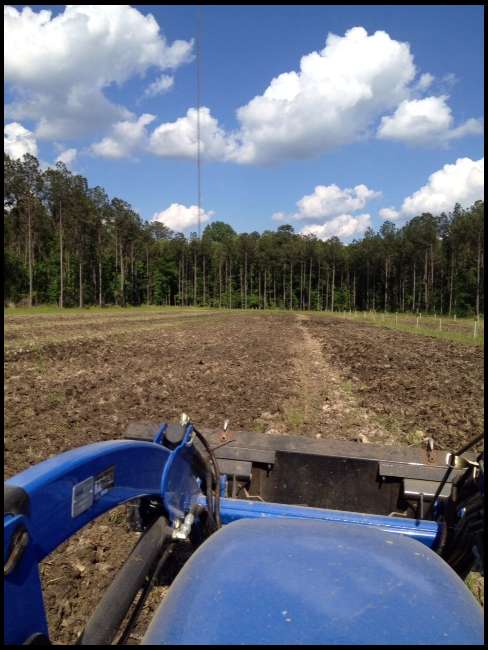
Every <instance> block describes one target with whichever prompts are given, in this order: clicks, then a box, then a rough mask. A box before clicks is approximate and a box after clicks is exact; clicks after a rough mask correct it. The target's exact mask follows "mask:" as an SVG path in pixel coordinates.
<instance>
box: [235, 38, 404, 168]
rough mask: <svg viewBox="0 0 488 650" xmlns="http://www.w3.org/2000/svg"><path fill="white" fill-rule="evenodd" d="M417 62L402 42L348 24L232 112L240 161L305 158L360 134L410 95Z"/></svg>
mask: <svg viewBox="0 0 488 650" xmlns="http://www.w3.org/2000/svg"><path fill="white" fill-rule="evenodd" d="M414 77H415V66H414V63H413V57H412V54H411V53H410V47H409V45H408V43H400V42H398V41H395V40H394V39H392V38H390V36H389V35H388V34H387V33H386V32H383V31H377V32H375V33H374V34H372V35H371V36H369V35H368V33H367V31H366V30H365V29H364V28H363V27H354V28H353V29H350V30H348V31H347V32H346V33H345V35H344V36H337V35H335V34H329V35H328V37H327V41H326V46H325V48H324V49H323V50H321V51H320V52H312V53H310V54H307V55H306V56H303V57H302V59H301V61H300V70H299V71H298V72H295V71H292V72H286V73H283V74H281V75H279V76H278V77H275V78H274V79H273V80H272V81H271V83H270V85H269V86H268V88H267V89H266V90H265V92H264V93H263V94H262V95H259V96H257V97H255V98H254V99H252V100H251V101H250V102H249V103H248V104H247V105H246V106H243V107H241V108H240V109H239V110H238V111H237V116H238V119H239V121H240V123H241V132H240V137H241V140H242V148H241V150H240V152H239V161H240V162H258V163H269V162H275V161H278V160H281V159H282V158H307V157H310V156H314V155H318V154H320V153H323V152H326V151H329V150H331V149H333V148H335V147H337V146H339V145H343V144H345V143H348V142H352V141H354V140H357V139H358V138H360V137H362V136H363V135H365V133H366V132H367V130H368V128H369V127H370V125H371V124H372V122H373V121H374V120H375V119H376V118H378V117H379V116H380V115H381V114H382V113H384V112H385V111H387V110H390V109H392V108H393V107H395V106H397V105H398V103H399V102H400V101H402V100H403V99H405V98H406V97H407V96H408V92H409V91H408V85H409V83H410V82H411V81H412V80H413V78H414Z"/></svg>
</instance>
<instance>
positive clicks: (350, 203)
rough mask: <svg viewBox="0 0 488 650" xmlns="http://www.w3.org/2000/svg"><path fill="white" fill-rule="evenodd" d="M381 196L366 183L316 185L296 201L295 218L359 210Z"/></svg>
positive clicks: (309, 217) (328, 215)
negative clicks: (343, 185)
mask: <svg viewBox="0 0 488 650" xmlns="http://www.w3.org/2000/svg"><path fill="white" fill-rule="evenodd" d="M379 196H381V192H375V191H374V190H370V189H368V188H367V187H366V185H356V187H354V188H352V189H351V188H346V189H343V190H342V189H341V188H340V187H338V186H337V185H317V187H316V188H315V190H314V192H313V194H309V195H306V196H304V197H303V198H302V199H300V200H299V201H298V202H297V206H298V209H299V212H298V213H296V214H295V215H293V216H294V218H296V219H317V218H323V217H331V216H333V215H337V214H340V213H344V212H355V211H356V210H361V209H362V208H364V206H365V205H366V202H367V201H369V200H371V199H374V198H377V197H379Z"/></svg>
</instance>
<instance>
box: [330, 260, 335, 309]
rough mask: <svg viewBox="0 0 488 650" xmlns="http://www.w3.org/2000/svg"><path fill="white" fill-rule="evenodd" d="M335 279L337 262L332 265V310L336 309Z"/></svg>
mask: <svg viewBox="0 0 488 650" xmlns="http://www.w3.org/2000/svg"><path fill="white" fill-rule="evenodd" d="M334 280H335V262H334V264H333V265H332V288H331V291H330V298H331V311H334V290H335V287H334Z"/></svg>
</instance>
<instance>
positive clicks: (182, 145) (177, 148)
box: [149, 106, 237, 160]
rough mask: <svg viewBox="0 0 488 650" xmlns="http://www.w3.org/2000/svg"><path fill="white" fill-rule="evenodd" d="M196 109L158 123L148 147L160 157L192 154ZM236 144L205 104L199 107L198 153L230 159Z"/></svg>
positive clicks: (193, 151) (195, 153)
mask: <svg viewBox="0 0 488 650" xmlns="http://www.w3.org/2000/svg"><path fill="white" fill-rule="evenodd" d="M197 115H198V113H197V109H195V108H190V109H189V110H188V112H187V114H186V116H185V117H180V118H179V119H177V120H176V121H175V122H166V123H164V124H160V125H159V126H158V127H157V128H156V129H155V130H154V131H153V132H152V134H151V137H150V141H149V151H151V152H152V153H154V154H156V155H157V156H162V157H168V158H172V157H178V158H195V157H196V155H197ZM236 148H237V144H236V141H235V139H234V137H233V136H229V135H227V134H226V133H225V131H224V130H223V129H221V128H220V127H219V125H218V122H217V120H216V119H215V118H214V117H212V115H211V114H210V110H209V109H208V108H207V107H206V106H202V107H201V108H200V153H201V155H202V157H204V158H207V159H208V160H231V159H233V157H234V156H235V153H236Z"/></svg>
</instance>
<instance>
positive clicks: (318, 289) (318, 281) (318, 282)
mask: <svg viewBox="0 0 488 650" xmlns="http://www.w3.org/2000/svg"><path fill="white" fill-rule="evenodd" d="M317 310H318V311H322V309H321V303H320V260H319V271H318V277H317Z"/></svg>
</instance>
